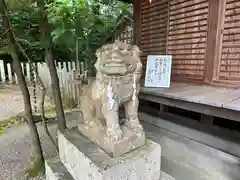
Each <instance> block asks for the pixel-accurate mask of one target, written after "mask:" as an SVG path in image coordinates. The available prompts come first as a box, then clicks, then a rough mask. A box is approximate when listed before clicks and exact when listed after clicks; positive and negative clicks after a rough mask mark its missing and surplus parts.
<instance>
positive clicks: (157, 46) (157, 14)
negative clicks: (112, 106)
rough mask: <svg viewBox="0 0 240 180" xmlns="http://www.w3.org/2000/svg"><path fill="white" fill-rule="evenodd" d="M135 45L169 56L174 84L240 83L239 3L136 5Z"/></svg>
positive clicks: (180, 0) (207, 0) (165, 0)
mask: <svg viewBox="0 0 240 180" xmlns="http://www.w3.org/2000/svg"><path fill="white" fill-rule="evenodd" d="M134 38H135V40H134V42H135V43H136V44H138V45H139V46H140V48H141V50H142V51H143V55H142V61H143V63H144V64H145V63H146V57H147V55H148V54H171V55H172V56H173V65H172V79H173V80H178V81H182V80H183V81H192V82H205V83H220V84H226V83H227V84H233V85H234V84H236V83H239V82H240V1H238V0H191V1H190V0H152V1H151V2H149V0H138V1H137V0H135V4H134Z"/></svg>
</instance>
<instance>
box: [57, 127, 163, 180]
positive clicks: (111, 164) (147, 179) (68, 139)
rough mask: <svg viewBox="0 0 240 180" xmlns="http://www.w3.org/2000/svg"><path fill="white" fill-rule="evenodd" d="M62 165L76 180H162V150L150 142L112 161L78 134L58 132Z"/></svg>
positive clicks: (70, 131) (75, 132)
mask: <svg viewBox="0 0 240 180" xmlns="http://www.w3.org/2000/svg"><path fill="white" fill-rule="evenodd" d="M58 142H59V150H60V152H59V155H60V159H61V162H62V163H63V164H64V166H65V167H66V168H67V170H68V171H69V173H70V174H71V175H72V177H73V178H74V179H75V180H83V179H84V180H159V179H160V167H161V147H160V145H159V144H156V143H154V142H152V141H150V140H148V139H147V140H146V144H145V145H144V146H142V147H140V148H138V149H136V150H134V151H131V152H129V153H126V154H124V155H122V156H120V157H117V158H111V157H110V156H109V155H108V154H107V153H105V152H104V151H103V150H102V149H101V148H99V147H98V146H97V145H95V144H94V143H92V142H91V141H89V140H88V139H86V138H85V137H83V136H82V135H81V134H80V133H79V132H78V130H77V128H75V129H72V130H67V131H65V132H63V133H61V132H58Z"/></svg>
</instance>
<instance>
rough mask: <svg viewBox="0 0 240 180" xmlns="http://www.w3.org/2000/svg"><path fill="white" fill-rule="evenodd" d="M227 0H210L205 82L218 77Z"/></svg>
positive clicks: (210, 81)
mask: <svg viewBox="0 0 240 180" xmlns="http://www.w3.org/2000/svg"><path fill="white" fill-rule="evenodd" d="M225 6H226V0H209V13H208V34H207V46H206V56H205V66H204V67H205V68H204V82H205V83H212V82H213V81H214V80H217V79H218V74H219V64H220V59H221V50H222V38H223V25H224V17H225Z"/></svg>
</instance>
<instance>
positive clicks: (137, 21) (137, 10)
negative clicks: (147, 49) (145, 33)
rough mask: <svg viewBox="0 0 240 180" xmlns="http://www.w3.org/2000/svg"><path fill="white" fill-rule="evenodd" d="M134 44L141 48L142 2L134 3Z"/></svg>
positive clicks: (135, 0)
mask: <svg viewBox="0 0 240 180" xmlns="http://www.w3.org/2000/svg"><path fill="white" fill-rule="evenodd" d="M133 18H134V21H133V44H136V45H138V46H140V42H141V1H139V0H134V1H133Z"/></svg>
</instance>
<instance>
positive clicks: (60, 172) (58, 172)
mask: <svg viewBox="0 0 240 180" xmlns="http://www.w3.org/2000/svg"><path fill="white" fill-rule="evenodd" d="M45 169H46V180H74V179H73V177H72V176H71V174H70V173H69V172H68V170H67V169H66V167H65V166H64V165H63V164H62V163H61V161H60V158H59V157H54V158H51V159H48V160H46V161H45Z"/></svg>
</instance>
